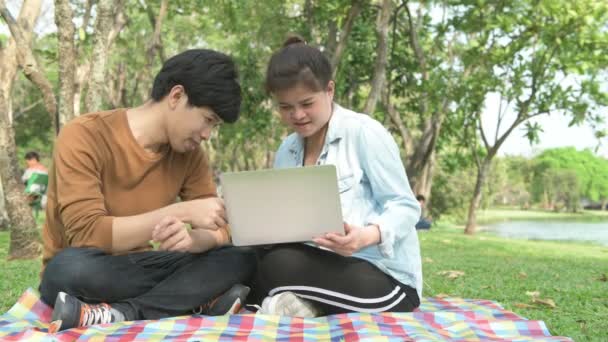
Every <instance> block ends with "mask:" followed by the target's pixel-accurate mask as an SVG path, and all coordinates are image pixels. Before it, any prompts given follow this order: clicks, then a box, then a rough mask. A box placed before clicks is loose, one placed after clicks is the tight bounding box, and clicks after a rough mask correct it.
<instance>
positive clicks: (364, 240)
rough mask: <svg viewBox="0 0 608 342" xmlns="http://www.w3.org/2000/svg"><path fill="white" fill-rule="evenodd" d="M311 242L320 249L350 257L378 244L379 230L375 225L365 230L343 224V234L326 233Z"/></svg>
mask: <svg viewBox="0 0 608 342" xmlns="http://www.w3.org/2000/svg"><path fill="white" fill-rule="evenodd" d="M313 241H314V242H315V243H316V244H318V245H319V246H321V247H325V248H329V249H331V250H332V251H334V252H336V253H338V254H340V255H343V256H351V255H353V254H354V253H356V252H357V251H359V250H360V249H362V248H364V247H367V246H371V245H375V244H378V243H379V242H380V229H379V228H378V226H377V225H370V226H367V227H365V228H362V227H357V226H351V225H349V224H348V223H346V222H344V234H340V233H327V234H325V235H323V236H320V237H317V238H314V239H313Z"/></svg>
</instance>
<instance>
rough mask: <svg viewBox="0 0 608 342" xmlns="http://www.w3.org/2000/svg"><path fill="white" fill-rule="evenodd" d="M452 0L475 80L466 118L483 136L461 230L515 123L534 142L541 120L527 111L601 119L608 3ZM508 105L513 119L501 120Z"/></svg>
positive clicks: (470, 225)
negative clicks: (491, 121) (488, 122)
mask: <svg viewBox="0 0 608 342" xmlns="http://www.w3.org/2000/svg"><path fill="white" fill-rule="evenodd" d="M454 4H455V5H457V6H459V7H460V9H461V10H462V11H463V13H464V14H463V16H462V17H461V18H460V19H459V21H455V22H453V25H454V26H455V27H456V28H457V29H459V30H462V31H463V32H467V44H468V45H469V47H468V48H467V49H466V51H465V55H464V58H463V62H464V63H465V65H469V64H475V65H476V66H475V70H474V74H473V76H472V79H473V80H475V82H473V83H471V84H470V85H471V86H470V88H469V89H468V94H467V96H469V97H471V101H470V102H471V103H472V104H473V105H472V107H471V111H470V112H469V113H468V114H470V115H471V119H470V120H469V122H472V123H474V126H472V127H474V128H475V129H477V132H478V134H479V137H480V139H481V141H482V147H481V148H480V149H478V148H475V149H473V151H472V153H473V154H474V157H475V161H476V165H477V169H478V172H477V181H476V185H475V189H474V195H473V197H472V199H471V202H470V206H469V214H468V219H467V225H466V228H465V233H467V234H473V233H474V232H475V227H476V211H477V208H478V207H479V203H480V201H481V196H482V191H481V189H482V186H483V184H485V182H486V180H487V175H488V170H489V167H490V163H491V161H492V159H493V158H494V157H495V156H496V154H497V152H498V150H499V149H500V147H501V146H502V144H503V143H504V142H505V140H506V139H507V138H508V137H509V135H510V134H511V133H512V132H513V131H514V130H515V129H516V128H517V127H520V125H522V124H525V127H526V131H527V133H526V135H527V136H528V138H529V139H530V141H531V142H534V141H535V140H536V139H537V137H538V132H539V131H540V129H541V127H540V126H539V125H538V124H537V123H534V122H532V121H531V119H533V118H534V117H537V116H540V115H550V114H551V115H559V114H562V115H569V116H570V117H571V118H572V124H576V123H579V122H582V121H583V120H589V121H599V120H601V114H600V113H601V112H602V111H603V110H605V106H606V105H608V97H606V94H604V93H602V92H601V91H600V89H601V87H600V80H599V78H598V75H600V74H601V73H600V70H601V68H603V67H604V66H605V65H606V63H608V57H607V56H605V54H604V53H603V52H602V45H601V43H600V42H603V41H606V40H608V33H607V32H606V31H605V30H602V27H603V25H605V23H606V22H607V20H608V11H607V10H606V9H607V8H608V5H607V4H606V3H604V2H598V1H594V0H586V1H577V2H576V3H571V2H568V1H552V2H534V1H520V2H517V3H509V4H507V3H504V2H489V3H487V4H486V5H485V6H474V5H472V4H471V3H470V2H469V1H457V2H455V3H454ZM491 93H496V94H499V96H500V99H501V100H500V104H501V106H500V107H499V108H497V109H495V110H496V111H495V113H496V115H497V117H498V119H497V122H498V125H497V128H496V132H495V134H494V137H493V139H491V138H492V137H491V136H490V135H489V134H488V132H487V131H486V128H485V127H484V125H483V123H482V116H481V114H482V112H483V108H484V104H485V101H486V99H487V95H488V94H491ZM509 111H511V112H512V113H514V116H515V119H513V121H511V123H510V124H508V125H506V128H504V127H501V124H504V121H503V120H504V119H505V113H507V112H509ZM475 141H477V139H475ZM471 145H472V146H474V145H473V144H471ZM480 152H481V153H480Z"/></svg>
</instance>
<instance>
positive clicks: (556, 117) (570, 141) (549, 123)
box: [482, 96, 608, 158]
mask: <svg viewBox="0 0 608 342" xmlns="http://www.w3.org/2000/svg"><path fill="white" fill-rule="evenodd" d="M498 107H499V99H498V98H497V97H492V96H490V97H488V99H487V100H486V107H485V111H484V112H483V116H482V123H483V127H484V131H485V132H486V135H487V136H489V137H490V136H491V137H492V138H488V139H490V143H492V142H494V138H493V137H494V135H495V132H496V123H497V120H498V116H497V114H496V113H497V112H498ZM604 117H605V120H606V121H607V123H605V124H604V125H603V126H600V127H603V129H608V113H606V114H605V116H604ZM514 119H515V116H514V114H512V113H507V114H506V115H505V118H504V119H503V124H501V129H500V130H499V132H500V133H502V132H504V130H506V128H507V127H508V126H509V125H510V124H511V123H512V122H513V120H514ZM531 122H537V123H538V124H539V125H540V126H541V127H542V130H543V132H541V133H540V134H539V138H540V142H539V143H538V144H534V145H530V142H529V141H528V138H526V137H525V133H526V131H525V129H524V127H525V124H520V125H519V127H518V128H516V129H515V130H514V131H513V132H512V133H511V134H510V135H509V137H508V138H507V140H505V142H504V144H503V145H502V146H501V148H500V150H499V152H498V155H500V156H504V155H521V156H525V157H532V156H534V155H536V154H538V153H540V151H542V150H544V149H548V148H556V147H567V146H572V147H575V148H576V149H577V150H582V149H585V148H589V149H591V150H592V151H594V152H595V149H596V148H597V147H598V145H599V148H598V150H597V152H596V154H597V155H599V156H602V157H604V158H608V138H603V139H602V140H601V141H599V140H598V139H597V138H596V137H595V134H594V131H593V128H592V127H591V126H590V125H589V124H588V123H583V124H581V125H579V126H572V127H568V124H569V122H570V119H569V118H568V117H567V116H565V115H563V114H557V113H556V114H551V115H542V116H538V117H536V118H534V119H532V120H531Z"/></svg>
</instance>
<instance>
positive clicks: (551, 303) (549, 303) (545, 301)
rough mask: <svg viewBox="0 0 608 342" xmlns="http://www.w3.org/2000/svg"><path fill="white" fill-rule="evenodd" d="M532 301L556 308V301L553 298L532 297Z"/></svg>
mask: <svg viewBox="0 0 608 342" xmlns="http://www.w3.org/2000/svg"><path fill="white" fill-rule="evenodd" d="M532 303H535V304H542V305H546V306H548V307H550V308H552V309H554V308H556V307H557V305H555V302H554V301H553V299H549V298H547V299H540V298H532Z"/></svg>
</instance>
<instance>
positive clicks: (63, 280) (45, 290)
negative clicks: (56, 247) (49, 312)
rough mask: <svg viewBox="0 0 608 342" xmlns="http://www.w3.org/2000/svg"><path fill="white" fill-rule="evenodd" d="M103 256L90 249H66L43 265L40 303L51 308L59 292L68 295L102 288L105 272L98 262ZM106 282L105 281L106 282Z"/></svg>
mask: <svg viewBox="0 0 608 342" xmlns="http://www.w3.org/2000/svg"><path fill="white" fill-rule="evenodd" d="M105 255H106V254H105V253H104V252H103V251H101V250H98V249H92V248H66V249H64V250H62V251H61V252H59V253H58V254H57V255H55V256H54V257H53V258H52V259H51V260H50V261H49V263H48V264H47V266H46V268H45V270H44V273H43V275H42V280H41V283H40V294H41V297H42V299H43V300H44V301H45V302H46V303H47V304H49V305H54V303H55V298H56V297H57V294H58V293H59V292H60V291H63V292H67V293H69V294H72V295H76V296H77V295H79V294H80V293H82V292H85V293H86V292H90V290H91V289H95V288H100V287H103V285H102V284H101V283H102V282H103V280H104V278H106V275H105V272H104V271H106V270H107V269H108V268H107V267H104V264H103V262H102V259H103V256H105ZM108 280H109V279H108Z"/></svg>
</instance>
